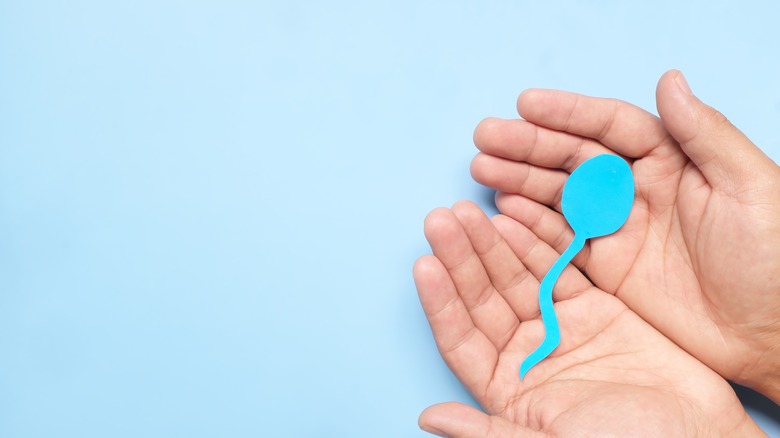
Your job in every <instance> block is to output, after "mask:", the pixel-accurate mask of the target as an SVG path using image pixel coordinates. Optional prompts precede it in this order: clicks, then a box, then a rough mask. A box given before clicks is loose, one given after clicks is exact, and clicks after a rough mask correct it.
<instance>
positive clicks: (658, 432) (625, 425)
mask: <svg viewBox="0 0 780 438" xmlns="http://www.w3.org/2000/svg"><path fill="white" fill-rule="evenodd" d="M425 234H426V237H427V238H428V241H429V242H430V245H431V248H432V249H433V255H429V256H424V257H422V258H420V259H419V260H418V261H417V263H416V264H415V267H414V278H415V282H416V284H417V288H418V291H419V295H420V301H421V303H422V305H423V308H424V310H425V313H426V315H427V317H428V320H429V322H430V325H431V329H432V331H433V334H434V338H435V340H436V343H437V346H438V348H439V351H440V352H441V354H442V357H443V358H444V360H445V361H446V363H447V365H448V366H449V367H450V369H451V370H452V371H453V373H455V375H456V376H457V377H458V378H459V379H460V380H461V382H463V384H464V385H465V386H466V387H467V388H468V389H469V391H470V392H471V393H472V394H473V395H474V397H475V398H476V400H477V401H478V402H479V403H480V405H481V406H483V407H484V409H485V411H486V412H482V411H480V410H477V409H474V408H472V407H469V406H466V405H463V404H459V403H444V404H440V405H434V406H431V407H430V408H428V409H426V410H425V411H424V412H423V413H422V414H421V416H420V420H419V422H420V426H421V427H422V428H423V429H424V430H427V431H429V432H431V433H435V434H437V435H440V436H450V437H463V438H466V437H520V436H522V437H536V436H539V437H541V436H565V437H573V436H659V437H660V436H664V437H666V436H724V435H725V436H761V435H763V434H762V432H761V431H760V429H758V427H757V426H756V424H755V423H754V422H753V421H752V420H751V419H750V417H749V416H748V415H747V414H746V413H745V411H744V409H743V408H742V406H741V404H740V403H739V400H738V399H737V397H736V396H735V394H734V392H733V390H732V389H731V387H730V386H729V385H728V384H727V383H726V381H725V380H723V378H721V377H720V376H718V375H717V374H716V373H715V372H713V371H712V370H710V369H709V368H707V367H706V366H705V365H703V364H702V363H701V362H699V361H698V360H696V359H694V358H693V357H691V356H690V355H689V354H687V353H686V352H685V351H683V350H682V349H681V348H679V347H678V346H677V345H675V344H674V343H673V342H671V341H670V340H668V339H667V338H666V337H664V336H663V335H662V334H660V333H659V332H658V331H657V330H655V329H654V328H653V327H652V326H650V325H649V324H647V323H646V322H645V321H643V320H642V318H640V317H639V316H638V315H637V314H636V313H634V312H633V311H632V310H630V309H629V308H628V307H626V305H625V304H624V303H623V302H621V301H620V300H619V299H617V298H615V297H614V296H613V295H611V294H609V293H606V292H604V291H602V290H600V289H598V288H596V287H595V286H593V284H592V283H591V282H590V281H589V280H588V279H587V278H585V276H583V275H582V274H581V273H580V272H579V271H578V270H576V269H574V268H573V267H571V266H569V267H567V268H566V270H565V271H564V273H563V274H562V276H561V278H560V280H559V282H558V283H557V285H556V287H555V291H554V295H555V299H556V304H555V307H556V311H557V313H558V315H559V319H560V324H561V335H562V343H561V345H560V346H559V347H558V349H556V350H555V351H554V352H553V354H552V355H551V356H550V357H548V358H546V359H545V360H543V361H542V362H540V363H539V364H538V365H537V366H535V367H534V368H533V369H531V370H530V371H529V373H528V374H527V375H526V377H525V379H524V380H520V377H519V367H520V363H521V362H522V360H523V359H524V358H525V357H526V356H527V355H528V353H530V352H531V351H532V350H533V349H534V348H535V347H536V346H537V345H538V344H539V342H540V341H541V339H542V337H543V333H544V332H543V326H542V322H541V320H540V319H539V308H538V302H537V300H536V294H537V293H538V288H539V279H540V278H541V277H542V276H543V275H544V274H545V272H546V271H547V269H549V267H550V265H552V263H553V262H554V260H555V259H556V258H557V257H558V253H557V252H556V251H555V250H554V249H553V248H551V247H550V246H549V245H547V244H546V243H544V242H543V241H541V240H540V239H539V238H538V237H537V236H536V235H535V234H534V233H533V232H532V231H531V230H529V229H528V228H526V227H525V226H523V225H522V224H520V223H518V222H517V221H515V220H513V219H511V218H509V217H507V216H503V215H499V216H496V217H494V218H493V219H492V220H491V219H488V218H487V216H485V215H484V213H483V212H482V211H481V210H480V209H479V207H477V206H476V205H474V204H472V203H470V202H460V203H458V204H456V205H455V206H454V207H453V208H452V209H451V210H450V209H437V210H434V211H433V212H431V214H430V215H429V216H428V218H426V221H425ZM503 236H506V239H505V238H504V237H503ZM643 292H644V293H648V294H649V293H651V291H643Z"/></svg>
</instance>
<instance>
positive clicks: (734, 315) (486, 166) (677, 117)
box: [472, 70, 780, 403]
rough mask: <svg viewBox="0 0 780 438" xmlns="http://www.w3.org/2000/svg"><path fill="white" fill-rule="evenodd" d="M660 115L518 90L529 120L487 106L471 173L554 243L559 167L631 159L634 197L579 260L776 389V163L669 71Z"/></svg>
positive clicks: (762, 385)
mask: <svg viewBox="0 0 780 438" xmlns="http://www.w3.org/2000/svg"><path fill="white" fill-rule="evenodd" d="M656 98H657V106H658V112H659V114H660V116H661V117H660V118H659V117H656V116H654V115H652V114H650V113H648V112H646V111H644V110H642V109H640V108H638V107H635V106H633V105H630V104H628V103H625V102H621V101H618V100H613V99H599V98H593V97H587V96H582V95H578V94H573V93H567V92H562V91H554V90H538V89H532V90H527V91H525V92H524V93H522V94H521V95H520V97H519V98H518V103H517V107H518V112H519V114H520V115H521V116H522V118H523V119H524V120H519V119H518V120H500V119H486V120H484V121H483V122H482V123H481V124H480V125H479V126H478V127H477V129H476V131H475V134H474V138H475V143H476V145H477V147H478V148H479V149H480V150H481V153H480V154H479V155H477V156H476V157H475V158H474V161H473V162H472V175H473V176H474V178H475V179H476V180H477V181H479V182H481V183H483V184H485V185H487V186H489V187H492V188H495V189H497V190H499V191H500V192H501V193H499V194H498V196H497V205H498V208H499V210H500V211H501V212H502V213H503V214H505V215H507V216H510V217H512V218H514V219H516V220H517V221H519V222H520V223H522V224H524V225H526V226H527V227H528V228H530V229H531V231H532V232H533V233H534V234H535V235H536V236H538V237H539V238H541V239H542V240H543V241H544V242H546V243H548V244H549V245H550V246H552V247H553V248H554V249H555V250H556V251H558V252H562V251H563V250H564V249H565V248H566V246H567V245H568V243H569V242H570V241H571V239H572V231H571V230H570V229H569V227H568V225H567V223H566V221H565V219H564V218H563V216H562V215H561V214H560V199H561V190H562V187H563V185H564V182H565V180H566V178H567V176H568V174H569V173H570V172H571V171H573V170H574V169H575V168H576V167H577V166H578V165H579V164H580V163H582V162H583V161H585V160H586V159H588V158H590V157H593V156H595V155H599V154H605V153H606V154H618V155H621V156H623V157H624V158H626V159H627V161H628V162H629V164H631V166H632V169H633V172H634V176H635V180H636V200H635V203H634V208H633V210H632V213H631V216H630V217H629V219H628V221H627V223H626V224H625V225H624V227H623V228H622V229H620V230H619V231H618V232H617V233H615V234H613V235H611V236H607V237H604V238H599V239H594V240H593V241H591V242H589V243H588V244H587V245H586V247H585V248H584V249H583V251H582V252H581V253H580V255H579V256H578V257H577V258H575V260H574V262H573V263H574V264H575V265H576V266H577V267H578V268H580V269H581V270H583V271H584V272H585V273H586V274H587V276H588V278H589V279H590V280H592V281H593V283H594V284H595V286H596V287H598V288H600V289H601V290H603V291H605V292H608V293H610V294H612V295H615V296H616V297H617V298H619V299H620V300H621V301H622V302H623V303H625V304H626V305H627V306H628V307H629V308H630V309H631V310H632V311H634V312H636V313H637V314H638V315H639V316H641V317H642V318H643V319H644V320H646V321H648V322H649V323H650V324H651V325H652V326H654V327H655V328H656V329H657V330H659V331H660V332H661V333H662V334H663V335H665V336H667V337H668V338H669V339H671V340H672V341H674V342H675V343H677V344H678V345H680V346H681V347H682V348H684V349H685V350H686V351H687V352H689V353H690V354H691V355H693V356H694V357H696V358H697V359H699V360H700V361H702V362H703V363H704V364H706V365H707V366H709V367H710V368H712V369H713V370H715V371H716V372H718V373H719V374H720V375H722V376H723V377H726V378H728V379H731V380H733V381H735V382H737V383H740V384H743V385H746V386H750V387H752V388H754V389H756V390H758V391H760V392H762V393H764V394H765V395H767V396H768V397H770V398H772V399H773V400H774V401H775V402H776V403H777V402H779V401H780V244H779V243H780V168H779V167H778V166H777V165H776V164H775V163H774V162H773V161H772V160H771V159H769V158H768V157H767V156H766V155H764V154H763V153H762V152H761V151H760V150H759V149H758V148H757V147H756V146H755V145H754V144H753V143H752V142H750V140H748V138H747V137H745V136H744V135H743V134H742V133H741V132H740V131H739V130H737V129H736V128H735V127H734V126H733V125H731V124H730V123H729V122H728V120H727V119H726V118H725V117H723V116H722V115H721V114H720V113H718V112H717V111H715V110H714V109H712V108H710V107H708V106H706V105H705V104H703V103H702V102H701V101H700V100H699V99H698V98H696V97H695V96H694V95H693V94H692V93H691V92H690V88H689V87H688V85H687V83H686V81H685V79H684V78H683V76H682V74H681V73H680V72H678V71H674V70H672V71H670V72H667V73H666V74H665V75H664V76H663V77H662V78H661V80H660V81H659V83H658V89H657V93H656Z"/></svg>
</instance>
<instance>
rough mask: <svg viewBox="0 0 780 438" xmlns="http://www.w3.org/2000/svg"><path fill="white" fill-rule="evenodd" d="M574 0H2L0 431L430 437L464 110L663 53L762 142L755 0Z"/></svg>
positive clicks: (767, 143) (466, 147)
mask: <svg viewBox="0 0 780 438" xmlns="http://www.w3.org/2000/svg"><path fill="white" fill-rule="evenodd" d="M584 3H585V2H582V3H575V2H542V1H533V2H532V1H524V2H510V1H490V2H473V3H466V2H444V1H441V2H430V1H423V2H420V1H404V0H396V1H382V2H372V1H354V2H337V3H333V2H313V1H310V2H294V1H285V2H281V1H280V2H276V3H270V2H260V3H257V2H251V1H219V2H218V1H213V2H203V1H184V0H182V1H160V0H140V1H138V0H136V1H114V2H101V1H88V0H70V1H60V2H57V1H49V2H42V1H21V0H20V1H8V0H0V436H2V437H43V436H51V437H54V436H57V437H66V436H67V437H70V436H78V437H106V436H111V437H140V436H144V437H167V436H191V437H205V436H291V437H303V436H341V437H353V436H354V437H363V436H371V437H399V436H423V435H424V433H423V432H421V431H418V429H417V424H416V420H417V415H418V413H419V412H420V411H421V410H422V409H423V408H425V407H426V406H428V405H429V404H432V403H435V402H440V401H446V400H461V401H468V400H469V398H468V396H467V394H466V393H465V392H464V390H463V389H462V388H461V387H460V386H459V384H458V383H457V381H456V380H455V379H454V378H453V377H452V376H451V374H450V373H449V371H448V370H447V368H446V367H445V366H444V364H443V363H442V361H441V359H440V358H439V355H438V353H437V352H436V349H435V346H434V344H433V340H432V338H431V335H430V333H429V330H428V327H427V323H426V321H425V319H424V316H423V313H422V311H421V309H420V308H419V304H418V303H417V297H416V292H415V289H414V285H413V283H412V280H411V266H412V263H413V261H414V260H415V258H416V257H417V256H419V255H420V254H422V253H424V252H425V251H426V250H427V247H426V244H425V241H424V238H423V235H422V219H423V217H424V216H425V214H426V213H427V211H428V210H430V209H432V208H433V207H436V206H439V205H449V204H451V203H452V202H454V201H456V200H457V199H460V198H471V199H474V200H476V201H478V202H479V203H480V204H481V205H483V206H484V207H486V208H488V209H492V208H493V207H492V205H491V200H492V194H491V193H490V192H489V191H487V190H486V189H483V188H481V187H479V186H478V185H477V184H476V183H474V182H472V181H471V180H470V177H469V171H468V165H469V160H470V158H471V156H472V155H473V154H474V152H475V149H474V148H473V146H472V144H471V133H472V130H473V127H474V126H475V125H476V124H477V122H478V121H479V120H480V119H481V118H483V117H485V116H488V115H495V116H502V117H512V116H513V115H514V102H515V97H516V95H517V94H518V93H519V92H520V91H521V90H522V89H524V88H527V87H554V88H562V89H568V90H574V91H578V92H582V93H588V94H593V95H603V96H613V97H618V98H622V99H625V100H628V101H631V102H634V103H637V104H639V105H641V106H642V107H644V108H647V109H649V110H652V111H654V90H655V83H656V81H657V79H658V78H659V77H660V75H661V74H662V73H663V72H664V71H665V70H667V69H669V68H673V67H674V68H680V69H682V70H683V71H684V72H685V73H686V75H687V77H688V80H689V82H690V83H691V86H692V88H693V89H694V91H695V92H696V93H697V94H698V95H699V96H700V97H701V98H703V99H704V100H705V101H707V102H709V103H711V104H712V105H714V106H716V107H717V108H719V109H721V110H722V111H723V112H724V113H726V114H727V115H728V116H729V117H730V118H731V119H732V121H733V122H734V123H735V124H736V125H737V126H739V127H741V128H742V129H743V130H744V131H745V132H746V133H747V134H748V135H749V136H750V137H751V138H752V139H753V140H754V141H755V142H756V143H758V144H759V145H761V146H762V147H763V148H764V149H765V150H766V151H767V152H768V153H769V154H770V155H772V156H773V157H774V158H775V159H776V160H777V159H778V158H780V129H779V128H778V118H779V116H780V57H779V56H778V53H779V52H778V47H777V44H778V42H779V41H780V30H778V29H780V27H778V26H777V17H778V13H779V12H780V11H778V10H777V9H776V8H775V6H774V5H772V2H769V1H767V2H763V3H761V2H757V3H756V2H754V3H743V5H742V6H736V5H734V4H732V3H734V2H721V1H707V2H703V1H702V2H687V3H685V4H682V3H683V2H677V1H666V2H652V3H650V2H648V3H647V4H644V5H639V4H638V3H637V4H634V2H632V3H631V4H630V5H629V2H620V1H596V2H589V3H590V5H588V6H585V5H584ZM746 397H747V398H746V399H751V400H752V396H751V395H747V396H746ZM750 405H751V406H757V409H758V410H756V409H752V408H751V413H752V414H753V415H754V416H755V417H756V418H757V420H759V421H760V422H761V424H762V426H763V427H765V428H766V430H767V431H769V432H771V433H772V434H774V435H780V426H779V425H780V422H779V421H778V419H779V418H780V414H778V408H777V407H775V406H772V405H766V404H764V403H763V402H761V401H760V400H759V401H751V402H750ZM762 410H763V411H762ZM771 416H774V420H772V419H771V418H770V417H771Z"/></svg>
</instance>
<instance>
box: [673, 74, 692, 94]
mask: <svg viewBox="0 0 780 438" xmlns="http://www.w3.org/2000/svg"><path fill="white" fill-rule="evenodd" d="M674 81H675V82H677V86H678V87H680V89H681V90H682V91H683V93H685V94H687V95H689V96H693V91H691V87H690V86H689V85H688V81H686V80H685V76H683V74H682V72H681V71H678V72H677V76H676V77H675V78H674Z"/></svg>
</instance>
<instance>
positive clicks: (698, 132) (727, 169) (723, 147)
mask: <svg viewBox="0 0 780 438" xmlns="http://www.w3.org/2000/svg"><path fill="white" fill-rule="evenodd" d="M656 102H657V106H658V115H660V116H661V120H662V121H663V124H664V126H665V127H666V129H667V131H669V133H670V134H671V135H672V137H674V139H675V140H677V142H678V143H680V146H681V147H682V150H683V152H685V154H686V155H687V156H688V158H690V159H691V161H693V164H695V165H696V166H697V167H698V168H699V170H700V171H701V173H702V174H703V175H704V178H706V179H707V182H709V184H710V185H711V186H712V187H713V188H717V189H719V190H723V191H724V192H726V193H728V194H737V193H740V192H742V191H744V189H745V188H747V187H750V186H751V185H752V184H753V183H755V182H756V181H758V180H760V179H761V175H766V172H765V171H769V172H775V171H776V170H774V168H775V167H776V165H774V162H772V160H771V159H770V158H769V157H767V156H766V155H765V154H764V153H763V152H761V150H760V149H759V148H758V147H756V146H755V145H754V144H753V143H752V142H751V141H750V140H749V139H748V138H747V137H745V135H744V134H743V133H742V132H741V131H740V130H739V129H737V128H736V127H735V126H734V125H732V124H731V123H730V122H729V121H728V119H726V117H724V116H723V115H722V114H721V113H719V112H718V111H716V110H715V109H714V108H712V107H709V106H707V105H706V104H704V103H703V102H702V101H700V100H699V99H698V98H697V97H696V96H694V95H693V92H691V89H690V87H689V86H688V83H687V81H686V80H685V77H684V76H683V74H682V72H680V71H678V70H670V71H668V72H666V73H665V74H664V75H663V76H662V77H661V79H660V80H659V81H658V88H657V89H656Z"/></svg>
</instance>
